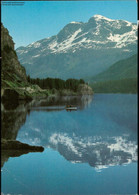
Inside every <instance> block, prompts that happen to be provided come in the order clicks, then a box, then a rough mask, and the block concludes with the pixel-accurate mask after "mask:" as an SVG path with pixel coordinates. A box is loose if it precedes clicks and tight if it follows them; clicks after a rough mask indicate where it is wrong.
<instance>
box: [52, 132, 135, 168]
mask: <svg viewBox="0 0 139 195" xmlns="http://www.w3.org/2000/svg"><path fill="white" fill-rule="evenodd" d="M49 146H50V147H52V148H54V149H56V150H58V151H59V153H60V154H62V155H63V156H64V157H65V158H66V159H67V160H69V161H71V162H72V163H88V164H89V165H90V166H92V167H95V168H97V169H102V168H106V166H114V165H122V164H128V163H130V162H134V161H137V144H136V142H135V141H130V140H129V137H128V136H123V137H122V136H120V137H107V139H104V137H103V138H102V137H86V138H78V137H76V136H75V135H73V136H72V137H69V136H68V135H67V134H56V133H54V134H53V135H52V136H51V137H50V138H49Z"/></svg>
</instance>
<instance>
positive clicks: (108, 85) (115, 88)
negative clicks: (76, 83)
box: [91, 78, 137, 93]
mask: <svg viewBox="0 0 139 195" xmlns="http://www.w3.org/2000/svg"><path fill="white" fill-rule="evenodd" d="M91 87H92V88H93V91H94V93H137V78H129V79H121V80H110V81H100V82H96V83H92V84H91Z"/></svg>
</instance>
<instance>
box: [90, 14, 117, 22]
mask: <svg viewBox="0 0 139 195" xmlns="http://www.w3.org/2000/svg"><path fill="white" fill-rule="evenodd" d="M93 17H94V18H95V19H96V20H101V19H104V20H107V21H114V20H112V19H110V18H107V17H105V16H102V15H99V14H96V15H94V16H93Z"/></svg>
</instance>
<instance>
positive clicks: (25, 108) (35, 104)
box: [1, 96, 92, 166]
mask: <svg viewBox="0 0 139 195" xmlns="http://www.w3.org/2000/svg"><path fill="white" fill-rule="evenodd" d="M91 101H92V96H71V97H69V96H65V97H49V98H48V99H43V100H33V101H31V102H25V101H14V100H13V101H12V100H11V101H10V102H9V101H4V102H2V103H1V121H2V130H1V138H2V139H6V140H16V139H17V135H18V131H19V129H20V128H21V127H22V126H23V125H24V124H25V122H26V118H27V115H29V114H30V112H31V111H32V110H37V111H39V110H43V111H47V112H48V111H60V110H64V109H65V106H66V105H67V104H74V105H76V106H78V108H79V109H83V108H85V107H86V106H88V105H89V103H90V102H91ZM26 134H27V133H25V135H26ZM30 139H31V138H30ZM37 140H38V138H36V139H35V141H34V142H33V143H34V144H36V142H37ZM22 154H25V152H22V151H18V152H17V151H16V152H15V151H4V152H3V151H2V155H1V157H2V161H1V166H3V164H4V162H6V161H8V158H9V157H17V156H20V155H22Z"/></svg>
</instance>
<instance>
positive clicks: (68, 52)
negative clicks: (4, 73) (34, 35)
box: [16, 15, 137, 79]
mask: <svg viewBox="0 0 139 195" xmlns="http://www.w3.org/2000/svg"><path fill="white" fill-rule="evenodd" d="M16 52H17V55H18V57H19V61H20V62H21V64H22V65H23V66H24V67H25V69H26V72H27V74H29V75H30V76H31V77H33V78H36V77H39V78H46V77H55V78H56V77H59V78H62V79H67V78H85V77H90V76H94V75H96V74H98V73H100V72H102V71H104V70H106V69H107V68H109V67H110V66H111V64H113V63H115V62H117V61H118V60H121V59H125V58H127V57H130V56H132V55H133V54H135V53H137V24H134V23H130V22H128V21H124V20H112V19H109V18H106V17H104V16H101V15H94V16H93V17H91V18H90V19H89V21H88V22H86V23H83V22H71V23H69V24H67V25H66V26H65V27H64V28H63V29H62V30H61V31H60V32H59V33H58V34H57V35H55V36H52V37H49V38H45V39H42V40H40V41H37V42H35V43H32V44H29V45H28V46H26V47H19V48H17V50H16Z"/></svg>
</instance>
